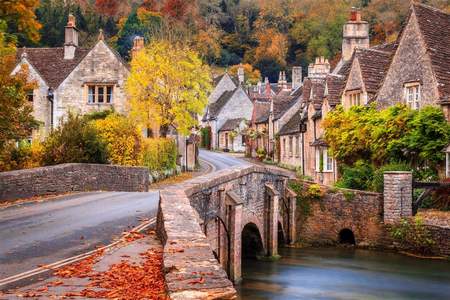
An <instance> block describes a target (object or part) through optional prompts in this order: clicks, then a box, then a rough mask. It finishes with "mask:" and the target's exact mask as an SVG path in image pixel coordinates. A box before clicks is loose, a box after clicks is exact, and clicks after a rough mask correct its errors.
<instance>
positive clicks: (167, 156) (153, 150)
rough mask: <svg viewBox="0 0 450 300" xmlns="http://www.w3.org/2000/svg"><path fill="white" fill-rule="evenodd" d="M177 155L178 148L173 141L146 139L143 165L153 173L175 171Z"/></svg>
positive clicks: (167, 139)
mask: <svg viewBox="0 0 450 300" xmlns="http://www.w3.org/2000/svg"><path fill="white" fill-rule="evenodd" d="M177 154H178V153H177V146H176V144H175V141H174V140H172V139H169V138H152V139H144V141H143V157H142V165H144V166H146V167H148V168H149V169H150V170H151V171H163V170H170V169H174V168H175V167H176V161H177Z"/></svg>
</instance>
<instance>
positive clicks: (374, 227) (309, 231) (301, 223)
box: [297, 182, 385, 247]
mask: <svg viewBox="0 0 450 300" xmlns="http://www.w3.org/2000/svg"><path fill="white" fill-rule="evenodd" d="M310 184H312V183H311V182H303V185H304V186H305V188H307V187H308V186H309V185H310ZM322 189H323V190H324V191H325V193H324V195H323V197H321V199H317V200H310V201H309V204H307V205H306V206H307V207H306V208H305V207H304V206H303V208H300V205H299V204H297V207H298V208H297V212H298V213H297V233H298V239H299V240H300V241H302V242H305V243H308V244H314V245H331V244H335V243H338V242H339V233H340V232H341V230H343V229H350V230H351V231H352V232H353V234H354V237H355V243H356V245H357V246H361V247H376V246H380V245H382V244H384V243H385V238H384V237H385V230H384V224H383V196H382V195H381V194H379V193H373V192H365V191H359V190H347V189H345V190H344V189H342V190H336V189H333V188H329V187H326V186H322ZM305 211H307V213H305Z"/></svg>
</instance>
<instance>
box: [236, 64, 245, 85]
mask: <svg viewBox="0 0 450 300" xmlns="http://www.w3.org/2000/svg"><path fill="white" fill-rule="evenodd" d="M237 75H238V80H239V84H240V85H243V84H244V82H245V72H244V67H243V66H242V64H241V65H239V68H238V71H237Z"/></svg>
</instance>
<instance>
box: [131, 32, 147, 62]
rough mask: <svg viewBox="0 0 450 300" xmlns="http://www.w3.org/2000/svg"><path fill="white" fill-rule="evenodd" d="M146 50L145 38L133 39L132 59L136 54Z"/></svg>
mask: <svg viewBox="0 0 450 300" xmlns="http://www.w3.org/2000/svg"><path fill="white" fill-rule="evenodd" d="M143 48H144V38H143V37H141V36H136V37H135V38H134V39H133V48H132V49H131V58H133V57H135V56H136V54H137V53H138V52H139V51H141V50H142V49H143Z"/></svg>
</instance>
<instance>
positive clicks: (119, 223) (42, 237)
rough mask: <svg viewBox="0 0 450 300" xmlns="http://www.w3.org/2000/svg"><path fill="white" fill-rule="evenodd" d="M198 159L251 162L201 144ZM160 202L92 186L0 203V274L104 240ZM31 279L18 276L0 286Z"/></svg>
mask: <svg viewBox="0 0 450 300" xmlns="http://www.w3.org/2000/svg"><path fill="white" fill-rule="evenodd" d="M200 159H201V160H203V161H205V162H206V163H208V164H209V165H211V167H212V169H213V171H218V170H222V169H226V168H229V167H232V166H236V165H249V162H246V161H244V160H241V159H239V158H237V157H236V156H232V155H228V154H224V153H218V152H211V151H205V150H200ZM158 202H159V191H158V190H154V191H150V192H147V193H126V192H90V193H78V194H72V195H64V196H60V197H53V198H51V199H49V200H47V201H46V200H45V199H44V201H39V202H30V203H19V204H15V205H11V206H9V207H5V208H0V241H1V243H0V280H2V279H5V278H7V277H10V276H13V275H16V274H20V273H22V272H26V271H29V270H32V269H34V268H37V267H39V266H41V265H46V264H50V263H54V262H56V261H59V260H62V259H66V258H68V257H72V256H75V255H78V254H81V253H85V252H88V251H90V250H93V249H96V248H97V247H99V246H100V245H107V244H109V243H111V242H112V241H114V240H115V239H116V238H118V237H120V236H121V234H122V233H123V232H124V231H127V230H130V229H132V228H133V227H135V226H137V225H138V224H140V223H141V222H142V221H143V220H144V219H151V218H153V217H155V216H156V214H157V210H158ZM49 276H50V274H47V276H46V275H41V276H40V277H39V278H34V281H36V280H37V281H39V280H42V279H45V278H48V277H49ZM32 282H33V281H30V280H22V281H19V282H15V283H14V284H12V285H11V284H9V285H7V286H0V290H2V289H5V288H7V289H9V288H12V287H13V288H17V287H20V286H26V285H29V284H30V283H32Z"/></svg>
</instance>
